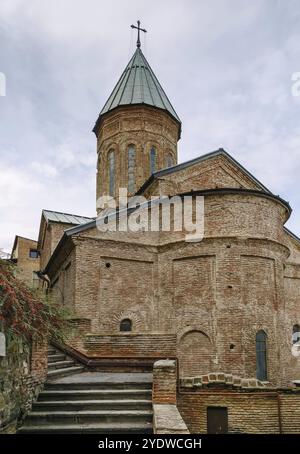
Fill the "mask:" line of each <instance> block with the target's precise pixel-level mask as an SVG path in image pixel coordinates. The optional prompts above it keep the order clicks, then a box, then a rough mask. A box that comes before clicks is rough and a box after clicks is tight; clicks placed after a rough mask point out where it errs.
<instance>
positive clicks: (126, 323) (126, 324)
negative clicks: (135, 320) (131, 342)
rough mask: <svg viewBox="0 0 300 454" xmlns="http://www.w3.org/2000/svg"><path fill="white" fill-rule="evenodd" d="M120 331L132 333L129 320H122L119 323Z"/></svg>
mask: <svg viewBox="0 0 300 454" xmlns="http://www.w3.org/2000/svg"><path fill="white" fill-rule="evenodd" d="M120 331H124V332H125V331H132V321H131V320H130V318H124V319H123V320H122V321H121V323H120Z"/></svg>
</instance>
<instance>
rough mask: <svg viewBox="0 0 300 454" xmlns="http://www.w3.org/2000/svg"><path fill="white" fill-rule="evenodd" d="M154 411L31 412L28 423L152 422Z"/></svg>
mask: <svg viewBox="0 0 300 454" xmlns="http://www.w3.org/2000/svg"><path fill="white" fill-rule="evenodd" d="M152 419H153V412H152V410H104V411H102V410H94V411H93V410H88V411H50V410H48V411H45V412H43V411H31V412H30V413H28V415H27V418H26V423H27V424H29V425H38V426H41V425H44V424H49V423H51V424H55V425H59V424H74V423H77V424H83V423H95V422H105V423H115V422H118V421H121V422H125V421H126V422H127V423H128V425H129V426H130V424H131V422H143V423H144V422H152Z"/></svg>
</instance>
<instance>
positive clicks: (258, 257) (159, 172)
mask: <svg viewBox="0 0 300 454" xmlns="http://www.w3.org/2000/svg"><path fill="white" fill-rule="evenodd" d="M181 129H182V124H181V120H180V118H179V116H178V114H177V113H176V111H175V109H174V107H173V106H172V104H171V101H170V100H169V98H168V96H167V95H166V93H165V91H164V89H163V88H162V86H161V84H160V82H159V81H158V79H157V77H156V75H155V74H154V72H153V70H152V69H151V67H150V65H149V63H148V61H147V60H146V58H145V56H144V54H143V52H142V50H141V47H140V42H139V40H138V46H137V49H136V51H135V52H134V54H133V56H132V58H131V59H130V61H129V63H128V65H127V66H126V68H125V69H124V71H123V73H122V74H121V77H120V79H119V80H118V82H117V84H116V86H115V87H114V89H113V91H112V93H111V95H110V96H109V98H108V100H107V102H106V103H105V105H104V107H103V108H102V110H101V111H100V114H99V116H98V118H97V120H96V123H95V126H94V129H93V132H94V133H95V136H96V143H97V147H96V151H97V175H96V189H97V190H96V194H97V196H96V199H97V200H96V201H95V215H96V213H97V217H96V216H95V217H92V218H86V217H82V216H79V215H74V214H66V213H60V212H54V211H47V210H44V211H43V212H42V215H41V223H40V231H39V237H38V243H37V247H36V249H37V250H38V253H39V263H40V270H39V277H40V280H41V283H43V286H44V287H45V288H47V291H48V292H51V293H52V295H53V296H54V297H55V298H56V299H57V300H58V301H59V302H60V303H61V304H62V305H64V306H65V307H67V308H68V309H69V310H70V313H71V314H72V324H73V326H74V334H73V335H72V336H70V338H69V340H68V342H67V343H66V345H65V346H64V347H60V346H57V345H56V346H54V348H58V349H59V348H64V352H65V353H66V354H67V355H69V357H73V358H75V359H76V361H78V362H80V363H81V364H84V366H85V367H86V368H87V369H88V370H96V371H98V372H99V371H103V372H113V371H118V372H147V373H152V371H153V367H154V369H155V364H156V362H157V361H158V362H160V361H161V360H168V361H169V363H170V362H172V364H176V372H175V375H174V377H175V378H174V377H173V379H175V387H176V394H177V395H176V399H175V401H176V405H177V408H178V410H179V413H180V415H181V417H182V418H183V421H184V422H185V424H186V426H187V428H188V430H190V431H191V432H206V431H212V432H214V431H217V429H215V428H211V427H213V422H214V421H215V420H216V418H217V419H218V417H219V416H218V415H221V416H220V418H221V420H222V421H223V422H222V424H223V426H222V427H223V429H224V431H231V432H250V433H251V432H254V433H257V432H266V433H270V432H272V431H273V432H275V433H276V432H280V431H284V430H286V432H288V431H297V430H296V429H295V427H294V426H293V427H292V426H291V425H290V421H291V420H292V418H293V416H292V414H294V417H295V415H296V414H297V415H298V416H296V417H297V418H298V423H297V424H298V426H297V427H298V429H299V425H300V424H299V423H300V410H299V408H300V394H299V392H298V393H297V390H298V391H299V388H297V384H298V385H299V383H300V356H299V351H298V348H299V347H298V345H299V344H298V342H299V340H300V239H299V238H297V236H296V235H294V234H293V233H292V232H290V231H289V230H288V229H287V228H286V227H285V224H286V222H287V220H288V219H289V217H290V216H291V211H292V210H291V207H290V205H289V203H288V202H287V201H285V200H283V199H282V198H280V197H279V196H278V195H275V194H273V193H272V192H271V191H270V190H269V189H268V188H266V187H265V186H264V184H263V183H262V182H260V181H258V179H257V178H255V176H253V175H252V174H251V173H250V172H249V171H248V170H247V169H245V168H244V167H243V166H242V165H241V164H239V162H237V161H236V160H235V159H234V157H233V156H231V155H230V154H229V153H228V152H227V151H225V150H223V149H222V148H220V149H218V150H215V151H212V152H208V153H207V154H204V155H201V156H199V157H197V158H194V159H192V160H190V161H186V162H180V163H178V152H177V144H178V141H179V140H180V137H181ZM199 139H200V138H199ZM183 151H184V150H183ZM119 188H126V189H127V192H128V196H129V197H130V196H136V197H137V196H138V197H143V198H144V199H145V200H146V201H150V200H151V198H153V197H156V198H158V197H162V196H165V197H168V198H172V197H174V196H175V197H176V198H177V199H178V200H183V199H184V197H190V198H191V200H194V199H196V198H197V197H200V198H201V200H203V201H204V202H203V203H204V211H203V216H204V217H203V220H202V221H203V238H202V239H201V241H186V232H185V231H184V230H182V231H179V230H176V229H175V228H174V227H172V222H171V228H170V230H169V231H166V230H164V229H162V228H159V229H158V230H156V231H151V229H147V228H144V229H142V230H141V231H128V230H127V231H120V230H116V231H110V230H109V229H106V230H105V229H100V228H99V221H100V223H101V220H102V221H103V223H107V222H108V223H109V222H110V221H109V220H108V219H110V218H109V216H108V214H107V213H108V212H107V211H106V210H105V209H104V210H102V207H101V206H100V205H99V200H103V198H105V197H106V199H107V200H109V197H110V198H113V199H117V197H118V193H119ZM146 205H147V204H146ZM192 206H193V210H194V209H195V207H194V205H192ZM138 208H139V204H136V207H135V208H131V209H130V210H127V209H126V206H125V209H124V207H123V210H122V207H121V206H120V204H118V203H117V213H118V216H119V219H120V213H121V212H122V213H123V212H124V211H125V215H124V214H122V216H125V217H126V216H129V215H130V214H131V213H132V212H134V210H135V209H138ZM145 209H146V210H148V206H147V207H146V208H145ZM174 210H175V208H174V207H171V209H170V213H171V221H173V220H174ZM193 214H195V213H193ZM107 220H108V221H107ZM160 227H161V226H160ZM168 361H167V363H168ZM162 373H163V372H162ZM154 375H155V374H154ZM166 393H167V391H166ZM280 393H281V394H280ZM279 395H280V396H281V397H278V396H279ZM280 399H281V401H280V402H279V400H280ZM158 403H159V402H158ZM163 403H165V402H163ZM173 404H174V402H173ZM280 405H281V407H280ZM278 408H279V409H280V410H278ZM216 409H221V410H216ZM222 409H223V410H222ZM247 409H248V410H247ZM218 411H219V413H218ZM214 412H215V413H217V416H216V414H215V413H214ZM280 412H281V413H280ZM289 412H290V413H289ZM297 412H298V413H297ZM209 415H212V416H211V418H210V416H209ZM263 415H265V416H263ZM209 418H210V419H209ZM280 418H281V419H280ZM284 418H286V419H284ZM224 421H225V422H224ZM220 427H221V426H220ZM223 429H222V430H223ZM222 430H221V431H222ZM298 431H299V430H298Z"/></svg>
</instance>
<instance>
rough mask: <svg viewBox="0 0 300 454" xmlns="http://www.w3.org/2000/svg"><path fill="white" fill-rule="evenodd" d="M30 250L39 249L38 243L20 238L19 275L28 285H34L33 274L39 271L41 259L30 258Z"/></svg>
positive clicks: (17, 251)
mask: <svg viewBox="0 0 300 454" xmlns="http://www.w3.org/2000/svg"><path fill="white" fill-rule="evenodd" d="M30 249H37V242H36V241H34V240H30V239H27V238H22V237H18V244H17V250H16V253H17V275H18V277H19V279H21V280H22V281H24V282H25V283H26V284H27V285H29V286H30V287H32V285H33V272H34V271H39V269H40V259H39V258H31V257H30V256H29V253H30Z"/></svg>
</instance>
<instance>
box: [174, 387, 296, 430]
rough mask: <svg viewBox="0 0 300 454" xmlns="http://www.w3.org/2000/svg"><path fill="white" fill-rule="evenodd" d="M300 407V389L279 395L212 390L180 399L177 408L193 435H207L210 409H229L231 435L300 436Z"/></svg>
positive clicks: (189, 394) (185, 394) (184, 394)
mask: <svg viewBox="0 0 300 454" xmlns="http://www.w3.org/2000/svg"><path fill="white" fill-rule="evenodd" d="M278 394H279V397H278ZM299 404H300V390H299V391H293V392H292V391H288V390H287V391H284V390H282V391H279V393H276V392H274V391H269V392H264V391H262V392H261V391H253V392H251V393H249V392H234V393H232V392H226V391H223V392H222V391H219V390H212V391H211V392H183V393H180V394H179V395H178V396H177V406H178V408H179V411H180V413H181V415H182V417H183V419H184V421H185V423H186V424H187V426H188V428H189V430H190V432H191V433H207V407H226V408H227V409H228V432H229V433H253V434H264V433H266V434H272V433H280V432H281V433H300V405H299ZM280 421H281V422H280Z"/></svg>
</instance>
